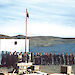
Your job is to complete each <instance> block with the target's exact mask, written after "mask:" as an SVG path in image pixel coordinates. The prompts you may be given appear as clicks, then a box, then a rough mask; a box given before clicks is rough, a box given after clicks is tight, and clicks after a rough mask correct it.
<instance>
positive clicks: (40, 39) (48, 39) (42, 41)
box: [0, 34, 75, 46]
mask: <svg viewBox="0 0 75 75" xmlns="http://www.w3.org/2000/svg"><path fill="white" fill-rule="evenodd" d="M28 38H29V40H30V46H52V45H54V44H67V43H75V38H60V37H53V36H34V37H28ZM0 39H25V36H24V35H17V36H7V35H2V34H0Z"/></svg>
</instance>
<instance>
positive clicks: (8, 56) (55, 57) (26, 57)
mask: <svg viewBox="0 0 75 75" xmlns="http://www.w3.org/2000/svg"><path fill="white" fill-rule="evenodd" d="M20 62H26V63H28V62H33V64H36V65H49V64H54V65H59V64H62V65H73V64H75V56H74V54H71V53H70V54H69V55H68V54H67V53H66V54H64V53H62V54H59V53H58V54H56V53H54V54H52V53H49V54H47V53H43V54H42V53H35V54H34V53H30V52H29V53H25V52H24V53H22V52H20V53H19V52H16V51H15V52H13V53H11V52H6V53H5V54H4V53H3V52H2V59H1V65H2V66H6V67H11V66H13V67H14V68H16V64H17V63H20Z"/></svg>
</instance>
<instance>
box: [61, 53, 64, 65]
mask: <svg viewBox="0 0 75 75" xmlns="http://www.w3.org/2000/svg"><path fill="white" fill-rule="evenodd" d="M61 64H64V53H62V54H61Z"/></svg>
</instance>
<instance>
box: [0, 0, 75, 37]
mask: <svg viewBox="0 0 75 75" xmlns="http://www.w3.org/2000/svg"><path fill="white" fill-rule="evenodd" d="M26 9H27V10H28V13H29V18H27V35H28V36H55V37H75V0H0V34H4V35H9V36H15V35H25V27H26Z"/></svg>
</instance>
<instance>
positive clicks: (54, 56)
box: [53, 53, 56, 65]
mask: <svg viewBox="0 0 75 75" xmlns="http://www.w3.org/2000/svg"><path fill="white" fill-rule="evenodd" d="M53 58H54V65H56V53H54V55H53Z"/></svg>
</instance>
